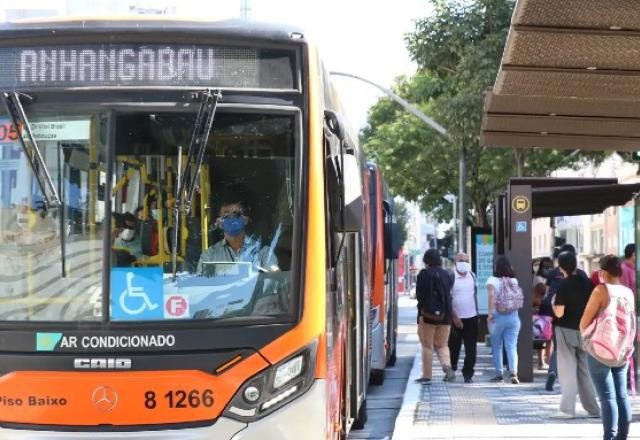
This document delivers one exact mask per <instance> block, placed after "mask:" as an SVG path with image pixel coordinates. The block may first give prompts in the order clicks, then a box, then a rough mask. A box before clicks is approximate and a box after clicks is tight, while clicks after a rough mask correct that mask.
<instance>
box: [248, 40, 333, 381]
mask: <svg viewBox="0 0 640 440" xmlns="http://www.w3.org/2000/svg"><path fill="white" fill-rule="evenodd" d="M308 56H309V94H308V96H309V128H308V130H309V150H308V158H309V174H308V188H307V200H308V203H307V206H308V207H307V224H306V228H307V240H306V250H305V264H306V267H305V273H304V286H305V290H304V293H303V296H304V304H303V309H302V320H301V321H300V323H299V324H298V325H297V326H296V327H295V328H294V329H293V330H291V331H290V332H287V333H286V334H284V335H282V336H281V337H280V338H278V339H276V340H275V341H273V342H271V343H270V344H268V345H267V346H266V347H264V348H263V349H262V350H261V351H260V352H261V353H262V354H263V355H264V356H265V357H266V358H267V359H268V360H269V361H270V362H272V363H275V362H278V361H280V360H282V359H284V358H285V357H287V356H289V355H290V354H291V353H293V352H295V351H296V350H298V349H300V348H302V347H304V346H305V345H307V344H309V343H310V342H312V341H313V340H315V339H316V338H318V337H320V341H319V344H318V353H317V364H316V365H317V367H316V377H318V378H325V377H326V374H327V373H326V364H327V359H326V356H327V354H326V340H325V339H324V337H322V336H323V334H324V331H325V316H326V304H325V301H326V295H327V284H326V251H325V243H326V240H325V204H324V203H325V199H324V152H323V143H322V115H323V113H322V111H321V109H320V105H321V101H320V97H319V90H320V89H321V85H320V79H319V76H320V69H319V66H318V62H317V54H316V51H315V50H314V49H311V48H309V52H308Z"/></svg>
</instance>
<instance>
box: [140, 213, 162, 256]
mask: <svg viewBox="0 0 640 440" xmlns="http://www.w3.org/2000/svg"><path fill="white" fill-rule="evenodd" d="M140 247H141V248H142V253H143V254H144V255H147V256H153V255H157V254H158V223H157V222H156V221H155V220H153V219H151V220H145V221H143V222H142V224H141V225H140Z"/></svg>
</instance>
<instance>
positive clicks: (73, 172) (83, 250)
mask: <svg viewBox="0 0 640 440" xmlns="http://www.w3.org/2000/svg"><path fill="white" fill-rule="evenodd" d="M68 107H69V108H66V105H62V106H60V107H57V108H56V109H55V112H54V111H50V110H48V111H38V109H37V108H36V109H35V110H31V109H27V113H28V117H29V121H30V122H31V127H32V131H33V135H34V138H35V139H36V140H37V143H38V147H39V150H40V153H41V155H42V157H43V161H44V164H45V165H46V167H47V169H48V172H49V174H50V176H51V179H52V181H53V182H54V185H55V186H56V188H57V193H58V194H59V196H60V200H61V205H60V207H49V206H47V204H46V203H44V199H43V196H42V194H41V187H40V186H39V185H38V184H37V181H36V180H35V178H34V174H33V172H32V169H31V167H30V164H29V161H28V160H27V157H26V155H25V153H24V152H23V151H22V147H21V145H20V144H19V142H18V136H19V133H18V131H17V129H16V128H15V127H14V126H13V124H12V123H11V122H10V119H9V118H8V117H7V115H6V113H5V112H4V111H2V110H0V154H1V156H0V258H2V260H3V261H4V263H3V264H2V265H1V266H0V320H2V321H104V320H107V321H114V322H139V321H167V320H225V319H228V320H231V322H234V323H236V322H245V321H246V320H247V319H251V320H252V321H255V320H258V321H265V320H266V321H269V320H274V319H277V320H282V319H287V320H288V319H292V317H293V316H294V312H295V310H294V305H295V301H294V299H293V298H292V293H291V281H292V280H291V259H292V237H293V224H294V222H293V213H294V208H295V207H294V200H295V196H294V192H295V173H294V170H295V165H294V164H295V157H294V152H295V151H296V148H295V139H296V138H299V136H296V134H295V131H294V127H295V126H296V124H295V113H293V112H292V113H286V112H279V113H273V111H271V113H269V112H267V111H265V112H258V111H255V110H253V111H252V112H240V111H226V112H225V111H222V110H220V109H219V110H218V112H217V113H216V116H215V120H214V122H213V128H212V130H211V133H210V136H209V139H208V143H207V145H206V148H205V151H204V156H203V158H202V162H201V166H199V167H197V169H196V170H191V172H195V173H197V178H196V179H195V182H196V185H195V190H194V191H193V199H192V200H191V204H190V205H188V206H189V209H188V210H185V209H182V210H180V211H179V212H177V215H176V211H175V209H176V207H177V206H179V205H180V203H176V200H180V198H179V194H178V192H177V186H178V184H179V181H180V178H181V176H182V173H183V171H184V170H185V169H189V168H193V166H190V165H193V164H194V163H195V161H194V162H192V163H191V164H190V165H189V164H187V163H186V162H187V156H186V147H187V146H188V145H189V143H190V140H191V137H192V134H193V130H194V124H195V122H196V114H195V113H194V112H193V111H189V112H175V111H163V112H149V111H135V112H134V111H126V112H119V111H106V112H105V111H104V110H103V109H102V108H101V107H99V106H96V109H95V110H91V109H88V110H84V107H83V110H82V111H78V109H77V108H75V109H74V107H73V106H68ZM176 238H177V240H176ZM174 252H175V257H174V258H175V262H176V266H175V268H174V267H173V265H172V254H173V253H174ZM105 295H106V296H107V298H108V304H109V307H108V309H107V307H106V306H105V303H106V302H105V301H104V296H105ZM105 314H107V315H108V316H107V317H105V316H104V315H105ZM105 318H106V319H105Z"/></svg>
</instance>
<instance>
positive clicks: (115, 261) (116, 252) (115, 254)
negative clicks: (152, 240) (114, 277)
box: [111, 249, 136, 267]
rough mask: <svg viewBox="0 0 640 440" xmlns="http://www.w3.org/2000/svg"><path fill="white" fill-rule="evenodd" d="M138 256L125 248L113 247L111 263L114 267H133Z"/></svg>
mask: <svg viewBox="0 0 640 440" xmlns="http://www.w3.org/2000/svg"><path fill="white" fill-rule="evenodd" d="M134 261H136V257H134V256H133V255H131V254H130V253H129V252H127V251H125V250H124V249H111V265H112V266H113V267H131V265H132V264H133V262H134Z"/></svg>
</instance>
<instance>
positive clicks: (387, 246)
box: [384, 222, 402, 260]
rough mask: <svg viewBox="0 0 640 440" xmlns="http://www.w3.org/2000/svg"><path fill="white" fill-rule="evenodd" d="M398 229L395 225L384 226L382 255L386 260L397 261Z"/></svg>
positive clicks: (398, 250) (399, 244)
mask: <svg viewBox="0 0 640 440" xmlns="http://www.w3.org/2000/svg"><path fill="white" fill-rule="evenodd" d="M401 247H402V245H401V243H400V227H399V226H398V224H397V223H395V222H394V223H385V225H384V255H385V258H386V259H388V260H397V259H398V254H399V253H400V248H401Z"/></svg>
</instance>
